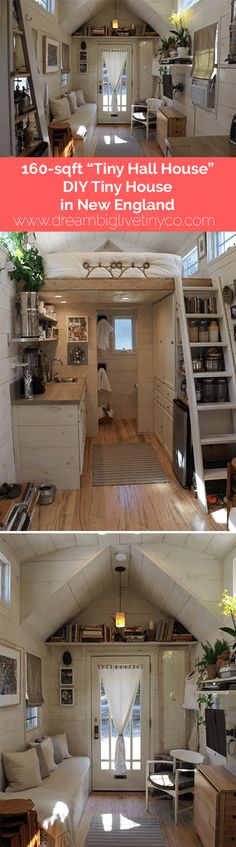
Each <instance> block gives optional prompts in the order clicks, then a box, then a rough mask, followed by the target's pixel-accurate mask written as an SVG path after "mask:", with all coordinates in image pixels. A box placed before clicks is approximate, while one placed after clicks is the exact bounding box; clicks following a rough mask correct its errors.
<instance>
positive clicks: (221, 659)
mask: <svg viewBox="0 0 236 847" xmlns="http://www.w3.org/2000/svg"><path fill="white" fill-rule="evenodd" d="M229 657H230V652H229V650H224V652H223V653H221V655H220V656H218V659H217V662H216V675H217V676H219V673H220V669H221V668H223V666H224V665H227V663H228V661H229Z"/></svg>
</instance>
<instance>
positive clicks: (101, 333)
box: [97, 318, 114, 350]
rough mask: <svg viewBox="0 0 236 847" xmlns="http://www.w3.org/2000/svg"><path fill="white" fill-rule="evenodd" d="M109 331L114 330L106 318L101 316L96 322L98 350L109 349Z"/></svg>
mask: <svg viewBox="0 0 236 847" xmlns="http://www.w3.org/2000/svg"><path fill="white" fill-rule="evenodd" d="M110 332H114V330H113V326H111V324H109V321H107V320H106V318H101V320H100V321H98V323H97V346H98V347H99V350H108V349H109V336H110Z"/></svg>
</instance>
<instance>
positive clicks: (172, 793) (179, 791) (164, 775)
mask: <svg viewBox="0 0 236 847" xmlns="http://www.w3.org/2000/svg"><path fill="white" fill-rule="evenodd" d="M180 753H181V759H180V758H179V754H180ZM176 754H178V755H176ZM185 754H186V763H187V764H191V765H192V767H191V768H190V767H189V768H188V767H182V762H184V761H185ZM171 755H172V756H173V761H170V759H166V760H164V759H149V760H148V761H147V762H146V811H148V800H149V790H150V789H151V788H152V789H156V790H158V791H160V792H161V796H162V794H164V795H165V796H166V797H172V800H173V803H174V815H175V825H177V823H178V813H179V811H187V809H189V808H190V806H188V807H187V806H185V807H184V809H183V810H179V798H180V797H182V796H183V795H184V794H194V767H193V766H195V765H200V764H202V763H203V761H204V756H202V755H201V754H200V753H195V752H192V751H191V750H171ZM177 762H178V763H180V767H177ZM164 765H168V769H167V768H166V771H165V770H163V766H164ZM158 766H159V767H160V766H161V770H160V771H159V773H158V772H156V768H157V767H158ZM191 806H192V804H191Z"/></svg>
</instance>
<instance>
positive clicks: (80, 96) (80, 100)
mask: <svg viewBox="0 0 236 847" xmlns="http://www.w3.org/2000/svg"><path fill="white" fill-rule="evenodd" d="M75 96H76V102H77V106H83V104H84V103H85V99H84V92H83V91H82V88H79V90H78V91H76V92H75Z"/></svg>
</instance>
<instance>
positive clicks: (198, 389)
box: [195, 379, 202, 403]
mask: <svg viewBox="0 0 236 847" xmlns="http://www.w3.org/2000/svg"><path fill="white" fill-rule="evenodd" d="M196 382H197V384H196V386H195V391H196V402H197V403H201V401H202V382H201V380H200V379H198V380H197V381H196Z"/></svg>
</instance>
